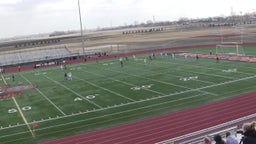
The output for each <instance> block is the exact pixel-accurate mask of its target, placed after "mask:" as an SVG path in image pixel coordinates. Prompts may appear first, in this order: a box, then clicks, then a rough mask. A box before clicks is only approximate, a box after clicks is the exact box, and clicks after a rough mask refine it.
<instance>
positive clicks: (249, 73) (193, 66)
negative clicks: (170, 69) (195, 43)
mask: <svg viewBox="0 0 256 144" xmlns="http://www.w3.org/2000/svg"><path fill="white" fill-rule="evenodd" d="M176 64H177V63H176ZM181 65H188V64H181ZM189 66H193V67H202V68H204V69H210V70H218V71H221V70H222V69H217V68H208V67H203V66H198V65H189ZM236 73H240V74H245V75H254V73H245V72H239V71H237V72H236Z"/></svg>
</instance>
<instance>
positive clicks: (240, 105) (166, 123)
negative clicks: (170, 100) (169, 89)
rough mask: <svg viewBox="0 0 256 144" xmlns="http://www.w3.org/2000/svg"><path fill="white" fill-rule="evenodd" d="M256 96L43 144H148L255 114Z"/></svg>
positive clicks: (242, 97) (211, 104)
mask: <svg viewBox="0 0 256 144" xmlns="http://www.w3.org/2000/svg"><path fill="white" fill-rule="evenodd" d="M255 101H256V92H254V93H249V94H245V95H242V96H238V97H235V98H230V99H226V100H222V101H218V102H213V103H210V104H206V105H203V106H198V107H194V108H191V109H186V110H182V111H179V112H175V113H170V114H166V115H162V116H157V117H153V118H150V119H145V120H141V121H137V122H134V123H129V124H124V125H119V126H115V127H111V128H106V129H102V130H98V131H93V132H88V133H84V134H79V135H74V136H69V137H65V138H61V139H56V140H52V141H48V142H44V143H43V144H56V143H58V144H70V143H76V144H78V143H79V144H114V143H115V144H117V143H118V144H133V143H136V144H151V143H156V142H160V141H163V140H167V139H170V138H173V137H177V136H182V135H184V134H187V133H191V132H194V131H198V130H201V129H204V128H209V127H211V126H214V125H218V124H222V123H225V122H228V121H231V120H234V119H237V118H241V117H244V116H247V115H250V114H254V113H256V105H255Z"/></svg>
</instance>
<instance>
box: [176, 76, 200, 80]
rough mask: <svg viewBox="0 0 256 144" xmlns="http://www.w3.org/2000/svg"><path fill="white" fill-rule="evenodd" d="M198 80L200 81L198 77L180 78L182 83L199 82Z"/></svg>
mask: <svg viewBox="0 0 256 144" xmlns="http://www.w3.org/2000/svg"><path fill="white" fill-rule="evenodd" d="M197 79H198V76H192V77H185V78H180V80H181V81H190V80H197Z"/></svg>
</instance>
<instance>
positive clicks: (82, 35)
mask: <svg viewBox="0 0 256 144" xmlns="http://www.w3.org/2000/svg"><path fill="white" fill-rule="evenodd" d="M78 10H79V20H80V31H81V41H82V48H83V57H85V50H84V49H85V45H84V33H83V23H82V18H81V10H80V0H78Z"/></svg>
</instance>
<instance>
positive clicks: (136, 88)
mask: <svg viewBox="0 0 256 144" xmlns="http://www.w3.org/2000/svg"><path fill="white" fill-rule="evenodd" d="M152 86H153V84H150V85H142V86H136V87H132V88H131V89H132V90H134V91H137V90H141V89H150V88H151V87H152Z"/></svg>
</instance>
